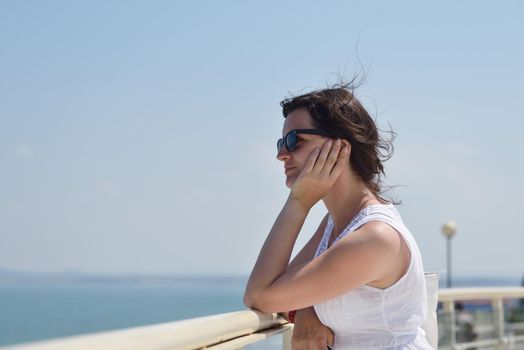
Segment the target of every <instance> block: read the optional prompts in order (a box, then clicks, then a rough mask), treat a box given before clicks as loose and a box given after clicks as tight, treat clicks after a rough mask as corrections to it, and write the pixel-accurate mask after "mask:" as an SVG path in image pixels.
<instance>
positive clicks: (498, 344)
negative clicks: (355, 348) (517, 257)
mask: <svg viewBox="0 0 524 350" xmlns="http://www.w3.org/2000/svg"><path fill="white" fill-rule="evenodd" d="M521 298H524V288H454V289H441V290H439V302H441V303H442V305H443V310H444V312H445V313H448V314H449V318H450V320H449V322H447V323H446V324H445V326H446V327H449V329H448V330H447V331H448V332H450V333H449V334H450V336H451V337H450V338H451V339H450V341H449V344H441V346H439V348H440V349H454V350H455V349H457V350H460V349H468V348H472V347H477V348H482V347H491V348H496V349H503V348H507V347H508V346H511V345H512V344H516V343H519V342H524V336H523V335H515V332H517V331H519V330H522V329H523V328H524V327H523V324H508V325H506V323H505V315H504V304H503V301H504V300H505V299H521ZM471 300H490V301H491V304H492V307H493V311H494V313H495V315H496V318H495V321H496V322H495V324H494V325H493V328H491V329H495V330H496V335H497V336H496V337H495V338H493V339H483V340H478V341H475V342H468V343H457V341H456V338H455V334H456V326H455V312H454V311H455V302H457V301H471ZM292 329H293V325H291V324H289V323H287V321H286V320H285V319H284V318H282V317H280V316H278V315H277V314H263V313H260V312H257V311H251V310H246V311H237V312H231V313H225V314H219V315H213V316H206V317H199V318H193V319H189V320H183V321H177V322H170V323H164V324H157V325H151V326H145V327H136V328H128V329H123V330H117V331H109V332H102V333H95V334H88V335H81V336H75V337H68V338H61V339H56V340H50V341H41V342H35V343H27V344H21V345H17V346H9V347H2V348H0V350H8V349H9V350H51V349H52V350H65V349H68V350H69V349H75V350H84V349H97V350H106V349H107V350H109V349H111V350H120V349H122V350H123V349H126V350H134V349H136V350H138V349H140V350H166V349H177V350H190V349H202V348H206V349H213V350H232V349H242V348H244V347H245V346H247V345H249V344H251V343H255V342H259V341H262V340H265V339H267V338H269V337H272V336H275V335H282V336H283V340H282V349H284V350H289V349H291V345H290V344H291V334H292ZM443 331H444V329H439V332H443Z"/></svg>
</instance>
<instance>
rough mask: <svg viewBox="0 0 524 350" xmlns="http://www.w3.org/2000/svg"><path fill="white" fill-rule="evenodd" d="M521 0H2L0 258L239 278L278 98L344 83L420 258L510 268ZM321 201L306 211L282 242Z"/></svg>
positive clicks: (261, 209) (517, 264) (59, 267)
mask: <svg viewBox="0 0 524 350" xmlns="http://www.w3.org/2000/svg"><path fill="white" fill-rule="evenodd" d="M523 11H524V3H523V2H520V1H500V2H496V3H495V2H482V1H480V2H479V1H438V2H437V1H432V2H418V1H412V2H407V1H404V2H402V1H401V2H389V1H375V2H367V1H351V2H349V1H325V2H313V1H285V2H281V1H264V2H260V1H256V2H255V1H193V2H189V1H186V2H183V1H116V0H114V1H14V0H3V1H1V2H0V43H1V45H0V269H12V270H22V271H33V272H61V271H78V272H85V273H107V274H114V273H155V274H172V273H173V274H189V275H192V274H198V275H201V274H207V275H209V274H213V275H218V274H242V275H245V274H248V273H249V272H250V271H251V269H252V267H253V265H254V263H255V260H256V258H257V256H258V252H259V250H260V248H261V246H262V244H263V242H264V240H265V238H266V236H267V234H268V232H269V230H270V228H271V226H272V224H273V222H274V220H275V218H276V217H277V215H278V213H279V212H280V210H281V208H282V206H283V204H284V202H285V200H286V198H287V196H288V194H289V189H288V188H287V187H286V186H285V177H284V172H283V165H282V163H280V162H279V161H277V160H276V158H275V156H276V147H275V144H276V140H277V139H278V138H279V137H281V132H282V123H283V118H282V114H281V110H280V107H279V102H280V101H281V100H282V99H284V98H286V97H289V96H292V95H296V94H300V93H304V92H307V91H311V90H314V89H321V88H325V87H326V86H328V85H329V84H333V83H337V82H338V81H339V79H340V77H343V78H346V79H350V78H351V77H352V76H353V75H354V74H356V73H359V74H360V76H361V77H364V78H365V79H364V83H363V84H362V86H360V87H359V88H358V89H357V90H356V92H355V94H356V96H357V97H358V98H359V99H360V100H361V101H362V103H363V104H364V105H365V106H366V108H367V109H368V110H369V112H370V113H371V114H372V115H373V116H374V118H376V121H377V124H378V125H379V126H380V127H381V128H383V129H388V128H389V126H391V128H393V130H394V131H395V132H396V133H397V138H396V140H395V154H394V156H393V158H392V159H390V160H389V161H387V162H386V163H385V167H386V174H387V178H386V180H385V183H386V184H387V185H391V186H395V187H394V189H393V190H392V192H391V195H392V196H393V197H394V198H395V199H397V200H401V201H402V204H401V205H399V206H398V207H397V208H398V210H399V211H400V213H401V215H402V216H403V219H404V222H405V223H406V225H407V226H408V227H409V228H410V230H411V232H412V233H413V235H414V236H415V237H416V239H417V242H418V244H419V246H420V249H421V251H422V254H423V258H424V264H425V269H426V270H427V271H440V272H445V270H446V242H445V239H444V237H443V235H442V233H441V227H442V225H443V224H444V223H445V222H446V221H448V220H453V221H455V222H456V224H457V234H456V236H455V237H454V238H453V240H452V249H453V253H452V254H453V255H452V256H453V274H454V276H455V275H456V276H473V275H475V276H498V277H502V276H503V277H514V278H519V277H520V276H522V275H523V274H524V254H522V247H524V230H523V229H522V227H521V225H520V219H519V217H520V215H522V213H523V209H524V204H522V203H521V199H522V198H524V177H523V176H522V174H523V172H524V165H523V163H524V162H523V157H522V149H523V148H524V138H523V137H522V131H523V130H524V121H523V118H522V117H523V116H522V111H523V110H524V98H523V97H522V94H523V92H524V91H523V85H524V63H523V62H524V40H523V35H524V21H522V15H523ZM325 212H326V209H325V207H324V206H323V204H322V203H319V204H317V205H316V206H315V207H314V208H313V209H312V211H311V212H310V214H309V216H308V219H307V221H306V223H305V225H304V227H303V229H302V232H301V234H300V236H299V238H298V240H297V244H296V246H295V251H294V252H295V253H296V252H298V250H299V248H301V247H302V246H303V245H304V243H305V242H306V241H307V240H308V238H309V237H310V235H311V234H312V233H313V232H314V231H315V230H316V227H317V225H318V223H319V222H320V220H321V218H322V217H323V216H324V214H325Z"/></svg>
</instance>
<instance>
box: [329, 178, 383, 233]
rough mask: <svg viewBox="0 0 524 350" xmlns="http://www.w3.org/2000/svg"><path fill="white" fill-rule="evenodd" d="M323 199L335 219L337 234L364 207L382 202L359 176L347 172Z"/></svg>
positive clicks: (334, 228) (334, 229)
mask: <svg viewBox="0 0 524 350" xmlns="http://www.w3.org/2000/svg"><path fill="white" fill-rule="evenodd" d="M323 201H324V205H325V206H326V208H327V210H328V212H329V214H330V215H331V218H332V219H333V224H334V227H333V231H334V232H335V233H336V234H338V233H339V232H341V231H342V230H343V229H344V228H345V227H346V226H347V225H349V223H350V221H351V219H353V218H354V217H355V215H357V214H358V212H359V211H361V210H362V209H363V208H365V207H367V206H369V205H373V204H381V202H380V201H379V200H378V199H377V197H376V196H375V195H374V194H373V193H372V192H371V191H370V190H369V188H368V187H367V186H366V184H365V183H364V181H362V179H361V178H360V177H359V176H356V175H354V174H351V173H346V172H344V173H342V174H341V175H340V177H339V178H338V179H337V181H336V182H335V184H334V185H333V187H332V188H331V190H330V191H329V192H328V193H327V195H326V196H325V197H324V198H323Z"/></svg>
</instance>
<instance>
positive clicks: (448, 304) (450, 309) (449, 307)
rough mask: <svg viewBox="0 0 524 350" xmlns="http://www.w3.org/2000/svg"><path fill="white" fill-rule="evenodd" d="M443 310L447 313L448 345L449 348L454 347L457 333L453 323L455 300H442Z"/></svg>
mask: <svg viewBox="0 0 524 350" xmlns="http://www.w3.org/2000/svg"><path fill="white" fill-rule="evenodd" d="M443 307H444V312H445V313H446V314H448V315H449V329H450V336H449V346H450V348H451V349H456V345H457V334H456V325H455V301H454V300H449V301H445V302H444V305H443Z"/></svg>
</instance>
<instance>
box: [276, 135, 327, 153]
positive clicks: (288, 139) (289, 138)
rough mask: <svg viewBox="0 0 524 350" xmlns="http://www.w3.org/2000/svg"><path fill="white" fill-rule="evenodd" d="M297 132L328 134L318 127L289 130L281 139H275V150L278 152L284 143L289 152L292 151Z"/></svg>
mask: <svg viewBox="0 0 524 350" xmlns="http://www.w3.org/2000/svg"><path fill="white" fill-rule="evenodd" d="M297 134H308V135H320V136H328V134H327V132H325V131H324V130H320V129H295V130H291V131H290V132H288V133H287V134H286V136H284V138H282V139H278V141H277V152H280V150H281V149H282V146H283V145H285V146H286V149H287V150H288V151H289V152H293V151H294V150H295V149H296V148H297V143H298V140H297Z"/></svg>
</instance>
